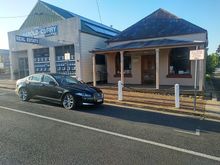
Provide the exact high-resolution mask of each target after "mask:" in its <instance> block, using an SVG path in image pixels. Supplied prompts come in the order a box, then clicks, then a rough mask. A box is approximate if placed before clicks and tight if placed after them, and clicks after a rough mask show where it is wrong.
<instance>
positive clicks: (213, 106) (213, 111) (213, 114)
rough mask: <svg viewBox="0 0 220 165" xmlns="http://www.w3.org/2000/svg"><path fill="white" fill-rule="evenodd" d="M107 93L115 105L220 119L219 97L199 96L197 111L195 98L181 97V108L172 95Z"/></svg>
mask: <svg viewBox="0 0 220 165" xmlns="http://www.w3.org/2000/svg"><path fill="white" fill-rule="evenodd" d="M15 83H16V81H15V80H0V88H5V89H13V90H14V89H15ZM208 87H209V89H208V90H209V91H210V92H213V93H215V91H214V90H215V88H214V87H213V86H212V83H211V85H210V84H209V85H208ZM102 91H103V92H104V95H105V103H108V104H112V105H114V106H124V107H128V108H138V109H139V110H144V111H157V112H169V113H174V114H184V115H190V116H199V117H202V118H209V119H217V120H220V101H218V99H213V100H211V99H209V100H206V99H202V98H197V104H196V111H194V110H193V98H191V97H185V96H181V97H180V108H178V109H177V108H175V98H174V96H172V95H161V94H154V93H143V92H137V91H135V92H134V91H128V90H124V91H123V101H118V98H117V88H102Z"/></svg>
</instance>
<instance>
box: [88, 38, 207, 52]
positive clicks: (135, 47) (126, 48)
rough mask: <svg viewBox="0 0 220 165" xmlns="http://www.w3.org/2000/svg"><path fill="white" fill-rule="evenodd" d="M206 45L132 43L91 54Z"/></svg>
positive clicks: (184, 42)
mask: <svg viewBox="0 0 220 165" xmlns="http://www.w3.org/2000/svg"><path fill="white" fill-rule="evenodd" d="M204 43H205V42H202V41H184V40H171V39H160V40H149V41H139V42H130V43H125V44H121V45H117V46H113V47H107V48H104V49H96V50H93V51H91V52H92V53H95V54H101V53H108V52H109V53H110V52H119V51H137V50H145V49H155V48H169V47H184V46H194V45H200V44H204Z"/></svg>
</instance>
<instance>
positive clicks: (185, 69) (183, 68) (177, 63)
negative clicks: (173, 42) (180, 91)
mask: <svg viewBox="0 0 220 165" xmlns="http://www.w3.org/2000/svg"><path fill="white" fill-rule="evenodd" d="M169 73H170V74H180V75H181V74H190V60H189V49H188V48H175V49H172V51H171V54H170V66H169Z"/></svg>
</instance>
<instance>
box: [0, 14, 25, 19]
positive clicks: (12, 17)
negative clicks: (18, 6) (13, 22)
mask: <svg viewBox="0 0 220 165" xmlns="http://www.w3.org/2000/svg"><path fill="white" fill-rule="evenodd" d="M27 16H28V15H20V16H9V17H0V19H14V18H23V17H27Z"/></svg>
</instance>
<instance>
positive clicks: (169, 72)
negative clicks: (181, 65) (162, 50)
mask: <svg viewBox="0 0 220 165" xmlns="http://www.w3.org/2000/svg"><path fill="white" fill-rule="evenodd" d="M174 49H188V60H189V64H188V65H189V66H188V67H189V73H185V74H176V73H171V71H170V66H171V56H172V55H174V54H173V53H172V51H174ZM189 53H190V48H189V47H180V48H172V49H171V51H170V53H169V55H168V74H167V76H166V77H167V78H192V73H191V61H190V59H189Z"/></svg>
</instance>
